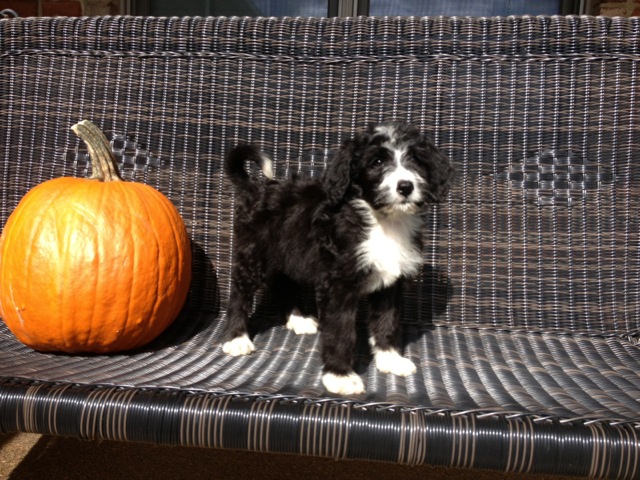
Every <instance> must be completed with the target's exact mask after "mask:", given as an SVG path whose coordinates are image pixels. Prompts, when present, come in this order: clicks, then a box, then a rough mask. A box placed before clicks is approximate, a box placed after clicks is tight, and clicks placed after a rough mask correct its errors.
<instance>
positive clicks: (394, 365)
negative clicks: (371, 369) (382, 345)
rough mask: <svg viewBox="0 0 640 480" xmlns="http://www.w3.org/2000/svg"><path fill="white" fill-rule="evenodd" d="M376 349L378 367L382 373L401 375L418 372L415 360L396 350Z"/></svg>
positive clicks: (375, 357)
mask: <svg viewBox="0 0 640 480" xmlns="http://www.w3.org/2000/svg"><path fill="white" fill-rule="evenodd" d="M374 350H375V351H374V354H373V355H374V359H375V362H376V367H377V368H378V370H380V371H381V372H382V373H393V374H394V375H399V376H401V377H407V376H409V375H411V374H413V373H416V366H415V365H414V364H413V362H412V361H411V360H409V359H408V358H404V357H403V356H402V355H400V354H399V353H398V352H397V351H396V350H376V349H374Z"/></svg>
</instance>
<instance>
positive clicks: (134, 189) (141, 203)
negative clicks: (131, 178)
mask: <svg viewBox="0 0 640 480" xmlns="http://www.w3.org/2000/svg"><path fill="white" fill-rule="evenodd" d="M142 185H144V184H139V183H131V184H129V187H131V188H130V189H129V190H128V191H127V192H123V193H126V194H127V197H132V196H133V195H132V194H133V193H134V192H135V197H136V202H137V203H138V205H136V207H135V208H134V209H133V210H135V211H138V209H139V208H140V207H142V208H143V209H144V213H145V215H144V218H142V217H143V216H142V215H138V216H137V217H136V219H139V220H143V221H144V222H148V223H149V225H150V226H151V228H150V229H149V230H150V232H151V233H152V236H153V238H154V240H155V244H156V247H155V249H156V259H155V263H154V265H156V271H155V273H156V275H155V276H156V282H155V292H154V295H153V297H154V300H153V309H152V310H151V312H150V315H151V317H155V316H156V315H157V313H158V294H159V292H160V286H161V278H160V275H159V271H160V268H157V266H158V265H159V264H160V257H159V255H160V241H159V239H158V234H157V232H156V229H155V228H153V222H152V220H151V219H152V217H153V215H152V214H150V212H149V207H148V205H147V202H146V201H145V199H144V198H143V196H142V195H140V190H141V188H140V187H141V186H142ZM128 203H131V202H130V200H128ZM132 218H133V217H132ZM132 231H133V229H132V228H131V229H129V232H130V234H131V241H132V242H134V239H133V233H132ZM136 234H137V232H136ZM132 245H135V242H134V243H132ZM143 247H144V246H143ZM138 260H139V258H138V255H137V248H133V261H132V262H131V268H132V271H136V270H138V268H139V267H138ZM145 266H146V265H145ZM134 277H135V276H134V275H133V274H132V278H134ZM133 291H134V285H133V284H132V285H131V289H130V293H129V304H128V307H127V308H128V312H129V315H128V318H129V319H132V318H134V317H135V316H134V315H132V314H131V309H132V307H133V306H134V305H133V304H134V302H133V298H132V293H133ZM127 327H128V325H127Z"/></svg>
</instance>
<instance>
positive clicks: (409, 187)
mask: <svg viewBox="0 0 640 480" xmlns="http://www.w3.org/2000/svg"><path fill="white" fill-rule="evenodd" d="M397 190H398V193H399V194H400V195H402V196H403V197H408V196H409V195H411V192H413V183H412V182H410V181H408V180H400V181H399V182H398V188H397Z"/></svg>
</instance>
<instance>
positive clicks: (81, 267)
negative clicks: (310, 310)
mask: <svg viewBox="0 0 640 480" xmlns="http://www.w3.org/2000/svg"><path fill="white" fill-rule="evenodd" d="M72 130H73V131H74V132H75V133H76V134H77V135H78V136H79V137H80V138H81V139H82V140H83V141H84V142H85V143H86V144H87V149H88V151H89V155H90V157H91V165H92V176H91V177H90V178H75V177H61V178H56V179H53V180H49V181H46V182H44V183H41V184H39V185H37V186H35V187H34V188H32V189H31V190H30V191H29V192H27V194H26V195H25V196H24V197H23V198H22V200H21V201H20V203H19V204H18V206H17V207H16V209H15V210H14V211H13V212H12V214H11V215H10V217H9V219H8V220H7V223H6V225H5V227H4V229H3V231H2V236H0V316H1V317H2V319H3V320H4V322H5V323H6V325H7V327H8V328H9V329H10V330H11V331H12V332H13V334H14V335H15V336H16V337H17V338H18V340H20V341H21V342H22V343H24V344H26V345H27V346H29V347H31V348H33V349H35V350H39V351H59V352H68V353H79V352H94V353H106V352H115V351H121V350H129V349H133V348H137V347H140V346H142V345H144V344H146V343H148V342H150V341H151V340H153V339H154V338H156V337H157V336H158V335H159V334H160V333H161V332H162V331H163V330H165V328H166V327H167V326H168V325H169V324H170V323H171V322H173V320H174V319H175V318H176V317H177V316H178V313H179V312H180V310H181V308H182V306H183V305H184V302H185V300H186V297H187V293H188V290H189V286H190V282H191V246H190V241H189V238H188V235H187V231H186V228H185V225H184V222H183V220H182V218H181V217H180V214H179V213H178V211H177V210H176V208H175V207H174V206H173V204H172V203H171V201H170V200H169V199H168V198H166V197H165V196H164V195H162V194H161V193H160V192H159V191H157V190H156V189H154V188H153V187H150V186H148V185H145V184H142V183H137V182H125V181H123V180H122V178H121V177H120V175H119V172H118V169H117V165H116V163H115V158H114V156H113V153H112V152H111V149H110V148H109V143H108V141H107V139H106V137H105V136H104V135H103V134H102V132H101V131H100V130H99V129H98V128H97V127H96V126H95V125H93V124H92V123H90V122H88V121H83V122H80V123H78V124H76V125H74V126H73V127H72Z"/></svg>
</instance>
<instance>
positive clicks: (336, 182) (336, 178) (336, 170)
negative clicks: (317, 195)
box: [322, 139, 356, 205]
mask: <svg viewBox="0 0 640 480" xmlns="http://www.w3.org/2000/svg"><path fill="white" fill-rule="evenodd" d="M355 150H356V142H355V141H354V140H352V139H347V140H345V141H344V142H343V143H342V145H341V146H340V150H339V151H338V154H337V155H336V156H335V157H334V158H333V159H332V160H331V163H329V165H328V166H327V169H326V170H325V172H324V175H323V176H322V187H323V189H324V191H325V193H326V195H327V200H328V202H329V204H330V205H337V204H339V203H340V202H341V201H342V200H343V199H344V197H345V195H346V194H347V192H348V191H349V186H350V185H351V165H352V163H353V161H354V155H355Z"/></svg>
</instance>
